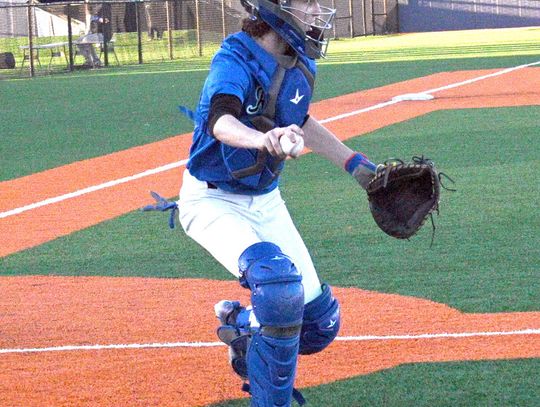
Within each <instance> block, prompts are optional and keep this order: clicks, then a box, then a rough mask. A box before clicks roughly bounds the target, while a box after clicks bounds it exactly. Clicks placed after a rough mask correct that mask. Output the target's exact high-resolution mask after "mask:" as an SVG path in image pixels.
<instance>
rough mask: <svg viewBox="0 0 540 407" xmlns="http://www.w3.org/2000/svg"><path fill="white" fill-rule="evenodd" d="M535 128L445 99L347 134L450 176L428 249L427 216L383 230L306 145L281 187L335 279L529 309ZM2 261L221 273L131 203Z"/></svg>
mask: <svg viewBox="0 0 540 407" xmlns="http://www.w3.org/2000/svg"><path fill="white" fill-rule="evenodd" d="M538 128H540V107H520V108H499V109H471V110H453V111H442V112H436V113H432V114H430V115H426V116H423V117H419V118H417V119H414V120H410V121H407V122H404V123H400V124H396V125H393V126H389V127H386V128H384V129H381V130H379V131H376V132H374V133H371V134H369V135H366V136H363V137H359V138H357V139H353V140H352V141H350V143H349V144H350V145H351V146H352V147H353V148H355V149H359V150H361V151H367V152H369V153H370V155H371V157H372V158H373V159H374V160H375V161H382V160H384V159H386V158H387V157H390V156H400V157H410V156H412V155H415V154H420V153H425V154H426V155H428V156H430V157H431V158H433V159H434V160H435V161H436V162H437V163H438V165H439V166H440V168H441V169H442V170H444V171H445V172H446V173H448V174H449V175H450V176H451V177H452V178H454V179H455V180H456V188H457V189H458V191H457V192H455V193H451V192H447V191H443V201H442V205H441V215H440V216H438V217H437V216H436V217H435V222H436V224H437V228H438V229H437V233H436V235H435V242H434V245H433V247H432V248H430V239H431V230H430V227H429V225H428V226H426V227H425V228H424V229H423V230H422V231H421V233H420V235H419V236H417V237H415V238H413V241H412V242H407V241H399V240H395V239H391V238H389V237H387V236H386V235H384V234H382V232H380V231H379V230H378V228H377V227H376V225H375V224H374V222H373V220H372V219H371V217H370V215H369V213H368V210H367V202H366V199H365V196H364V195H363V193H361V191H360V190H359V189H358V188H357V187H356V185H355V183H354V181H353V180H352V179H349V177H347V176H345V175H344V173H343V172H342V171H341V170H340V169H338V168H336V167H334V166H332V164H330V163H328V162H326V161H325V160H322V159H320V158H319V157H317V156H315V155H313V154H310V155H308V156H304V157H302V158H301V159H299V160H296V161H291V162H289V163H288V165H287V167H288V168H287V169H286V171H285V173H284V177H283V181H282V190H283V194H284V197H285V199H286V200H287V202H288V206H289V208H290V210H291V213H292V215H293V218H294V219H295V220H296V223H297V225H298V228H299V229H300V231H301V233H302V234H303V235H304V237H305V241H306V243H307V245H308V247H309V248H310V250H311V252H312V255H313V257H314V261H315V263H316V266H317V267H318V269H319V272H320V274H321V276H322V277H323V279H325V280H327V281H328V282H330V283H331V284H333V285H338V286H355V287H362V288H365V289H371V290H376V291H382V292H395V293H400V294H405V295H413V296H418V297H423V298H429V299H432V300H434V301H438V302H443V303H446V304H449V305H451V306H454V307H457V308H459V309H461V310H464V311H468V312H501V311H533V310H537V308H538V304H539V303H540V283H539V280H538V274H537V271H538V269H537V267H538V258H540V240H539V238H538V236H537V228H538V225H540V213H539V212H538V211H535V210H534V204H533V203H534V202H540V190H539V189H538V188H531V185H535V179H536V178H535V177H536V174H537V173H538V171H539V170H540V160H539V159H538V157H539V156H540V145H539V143H537V142H536V137H537V131H538V130H537V129H538ZM306 180H309V182H307V181H306ZM306 197H311V198H310V199H306ZM313 197H316V199H312V198H313ZM150 200H151V199H150V197H149V201H150ZM321 215H322V216H321ZM119 242H121V244H119ZM508 242H512V244H508ZM0 261H2V263H3V264H2V268H3V269H4V270H5V273H7V274H11V275H18V274H59V275H119V276H159V277H173V278H183V277H201V278H205V277H208V278H215V279H230V278H231V276H230V275H229V274H228V273H226V272H224V271H223V270H222V268H221V266H219V265H218V264H217V263H216V262H215V261H214V260H212V259H210V258H209V256H207V255H206V252H204V251H203V250H202V249H200V248H199V247H198V246H197V245H196V244H194V243H193V242H192V241H191V240H190V239H189V238H187V237H186V236H185V235H184V234H183V232H181V231H180V229H176V230H174V231H171V230H169V229H168V226H167V217H166V216H165V215H163V214H161V213H142V212H138V211H135V212H132V213H130V214H127V215H125V216H122V217H120V218H118V219H115V220H112V221H109V222H105V223H102V224H100V225H97V226H95V227H92V228H89V229H86V230H83V231H80V232H77V233H74V234H72V235H70V236H67V237H63V238H60V239H57V240H56V241H53V242H49V243H47V244H44V245H41V246H39V247H36V248H34V249H29V250H26V251H24V252H21V253H17V254H14V255H11V256H8V257H6V258H4V259H3V260H0Z"/></svg>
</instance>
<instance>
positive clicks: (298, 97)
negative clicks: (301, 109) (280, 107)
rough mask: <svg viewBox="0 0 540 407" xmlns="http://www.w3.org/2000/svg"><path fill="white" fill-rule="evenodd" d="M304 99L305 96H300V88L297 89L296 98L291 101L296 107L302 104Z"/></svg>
mask: <svg viewBox="0 0 540 407" xmlns="http://www.w3.org/2000/svg"><path fill="white" fill-rule="evenodd" d="M303 98H304V95H300V91H299V90H298V88H297V89H296V95H295V96H294V98H292V99H290V100H291V102H293V103H294V104H295V105H297V104H298V103H300V101H301V100H302V99H303Z"/></svg>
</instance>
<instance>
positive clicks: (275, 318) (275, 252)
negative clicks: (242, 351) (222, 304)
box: [239, 242, 304, 407]
mask: <svg viewBox="0 0 540 407" xmlns="http://www.w3.org/2000/svg"><path fill="white" fill-rule="evenodd" d="M239 265H240V273H241V279H240V281H241V283H242V285H243V286H245V287H249V289H250V290H251V302H252V306H253V313H254V314H255V317H256V318H257V321H258V322H259V324H260V327H259V328H258V329H253V327H251V328H252V332H253V333H252V336H251V342H250V344H249V348H248V351H247V373H248V379H249V383H250V393H251V405H252V406H256V407H275V406H290V405H291V401H292V397H293V390H294V387H293V386H294V379H295V376H296V364H297V359H298V349H299V341H300V329H301V326H302V318H303V314H304V289H303V286H302V276H301V274H300V273H299V271H298V270H297V269H296V267H295V266H294V264H293V263H292V262H291V260H290V259H289V258H288V257H287V256H285V255H284V254H283V253H282V252H281V250H280V249H279V247H278V246H276V245H274V244H272V243H267V242H262V243H257V244H255V245H252V246H250V247H249V248H248V249H247V250H246V251H245V252H244V253H243V254H242V255H241V256H240V259H239Z"/></svg>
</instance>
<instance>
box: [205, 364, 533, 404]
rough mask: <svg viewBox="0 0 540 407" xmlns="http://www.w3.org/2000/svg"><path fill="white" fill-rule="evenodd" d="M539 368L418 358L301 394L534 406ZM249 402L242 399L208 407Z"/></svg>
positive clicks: (340, 400)
mask: <svg viewBox="0 0 540 407" xmlns="http://www.w3.org/2000/svg"><path fill="white" fill-rule="evenodd" d="M300 363H301V362H300ZM539 370H540V359H522V360H513V361H496V362H492V361H489V362H461V363H455V362H453V363H432V364H424V363H419V364H411V365H404V366H400V367H397V368H394V369H388V370H383V371H380V372H377V373H373V374H370V375H367V376H360V377H357V378H354V379H351V380H342V381H339V382H335V383H332V384H328V385H324V386H318V387H315V388H309V389H302V394H303V395H304V396H305V397H306V399H307V400H308V402H309V404H308V405H312V406H317V407H319V406H325V407H344V406H346V407H382V406H384V407H388V406H395V407H405V406H407V407H433V406H437V407H471V406H475V407H477V406H482V407H488V406H489V407H511V406H514V407H535V406H538V405H539V404H540V396H539V394H540V386H539V384H538V380H537V378H538V371H539ZM247 406H249V402H248V401H247V400H246V399H242V400H234V401H229V402H224V403H217V404H212V406H211V407H247Z"/></svg>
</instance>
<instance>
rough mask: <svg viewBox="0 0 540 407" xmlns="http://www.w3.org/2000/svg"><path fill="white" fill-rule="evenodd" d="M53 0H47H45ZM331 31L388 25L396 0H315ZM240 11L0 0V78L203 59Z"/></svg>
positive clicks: (182, 4) (217, 2) (152, 2)
mask: <svg viewBox="0 0 540 407" xmlns="http://www.w3.org/2000/svg"><path fill="white" fill-rule="evenodd" d="M50 1H54V0H50ZM320 3H321V4H322V5H325V6H329V7H333V8H336V9H337V10H338V11H337V18H336V21H335V27H334V29H333V35H334V37H354V36H358V35H368V34H374V33H386V32H394V31H396V27H397V17H396V14H397V13H396V11H395V10H396V4H397V0H321V1H320ZM245 17H247V14H246V13H245V11H244V9H243V8H242V6H241V5H240V1H239V0H144V1H127V2H126V1H114V2H110V1H109V2H95V1H93V0H89V1H85V2H62V1H60V2H56V1H55V2H47V3H45V2H43V3H40V2H35V1H32V0H31V1H30V2H27V1H26V0H0V78H1V77H6V76H7V77H16V76H29V75H30V76H33V75H36V74H48V73H54V72H66V71H68V72H69V71H74V70H78V69H85V68H93V67H99V66H116V65H118V66H121V65H129V64H143V63H157V62H166V61H178V60H181V61H186V63H187V64H191V65H194V64H197V61H200V62H199V63H203V61H205V62H204V63H206V64H207V58H208V57H209V56H210V55H212V54H213V53H214V52H215V51H216V50H217V48H218V47H219V45H220V43H221V41H222V40H223V38H224V37H226V36H227V35H229V34H231V33H233V32H236V31H238V30H239V29H240V26H241V21H242V19H243V18H245Z"/></svg>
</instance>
